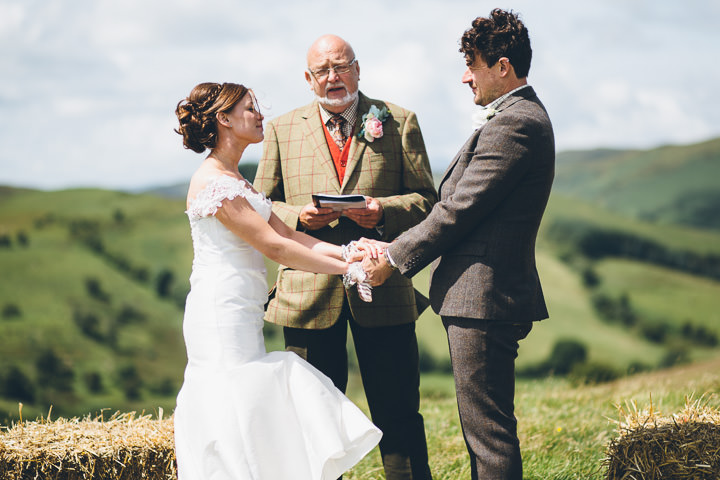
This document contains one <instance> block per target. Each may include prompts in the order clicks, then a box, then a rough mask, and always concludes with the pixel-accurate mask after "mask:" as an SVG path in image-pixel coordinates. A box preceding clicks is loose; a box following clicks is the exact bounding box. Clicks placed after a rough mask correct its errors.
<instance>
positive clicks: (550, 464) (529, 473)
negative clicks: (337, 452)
mask: <svg viewBox="0 0 720 480" xmlns="http://www.w3.org/2000/svg"><path fill="white" fill-rule="evenodd" d="M531 335H532V334H531ZM718 372H720V360H717V359H716V360H712V361H708V362H701V363H697V364H694V365H691V366H683V367H676V368H673V369H669V370H665V371H662V372H654V373H645V374H638V375H634V376H631V377H626V378H623V379H621V380H618V381H615V382H611V383H607V384H602V385H596V386H573V385H571V384H569V383H568V382H566V381H564V380H559V379H545V380H535V381H519V382H518V384H517V395H516V399H517V401H516V416H517V418H518V425H519V436H520V444H521V449H522V453H523V461H524V477H523V478H525V480H600V479H602V478H604V476H603V475H604V473H605V472H604V469H603V463H602V462H603V459H604V458H605V452H606V447H607V444H608V442H609V441H610V439H611V438H614V437H616V436H617V423H616V422H617V421H618V420H619V419H621V416H620V415H619V412H618V406H622V407H625V408H626V409H627V407H628V405H629V404H630V403H632V402H635V403H636V404H637V406H638V408H639V409H644V408H647V407H648V406H649V405H650V404H651V403H652V405H653V408H655V409H656V410H659V411H660V412H662V413H664V414H666V415H669V414H672V413H675V412H678V411H680V410H681V409H682V407H683V406H684V405H685V399H686V397H692V398H694V399H699V398H701V397H703V401H704V402H705V403H706V404H707V405H709V406H712V407H714V408H720V397H719V396H718V393H720V374H719V373H718ZM421 383H422V386H421V388H422V389H423V391H422V399H423V400H422V405H421V410H422V413H423V416H424V418H425V429H426V434H427V437H428V448H429V453H430V468H431V470H432V473H433V478H434V479H435V480H457V479H459V478H469V477H470V474H469V468H470V463H469V460H468V456H467V452H466V450H465V444H464V442H463V439H462V434H461V432H460V427H459V421H458V417H457V407H456V404H455V398H454V396H453V394H452V390H451V389H452V386H451V384H447V382H446V379H444V378H437V377H434V376H423V377H422V380H421ZM428 386H430V388H429V390H428V389H427V388H428ZM443 388H445V389H447V390H445V393H442V392H443ZM353 399H354V400H355V401H357V402H358V403H359V404H360V405H361V406H362V405H363V403H362V401H363V400H362V398H361V397H354V398H353ZM345 478H348V479H351V480H382V479H384V478H385V476H384V474H383V471H382V466H381V461H380V455H379V452H378V450H377V449H375V450H374V451H373V452H372V453H371V454H370V455H368V457H366V458H365V459H364V460H363V461H362V462H361V463H360V464H359V465H357V466H356V467H355V468H354V469H353V470H352V471H351V472H350V473H349V474H347V475H346V476H345Z"/></svg>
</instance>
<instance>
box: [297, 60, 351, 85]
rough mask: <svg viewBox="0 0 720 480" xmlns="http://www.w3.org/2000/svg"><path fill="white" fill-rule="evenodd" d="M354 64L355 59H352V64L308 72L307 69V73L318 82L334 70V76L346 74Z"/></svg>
mask: <svg viewBox="0 0 720 480" xmlns="http://www.w3.org/2000/svg"><path fill="white" fill-rule="evenodd" d="M355 62H357V59H355V58H353V59H352V62H350V63H346V64H344V65H335V66H332V67H330V68H319V69H317V70H310V69H309V68H308V71H309V72H310V73H312V75H313V77H315V80H318V81H319V80H323V79H325V78H326V77H327V76H328V75H330V70H334V71H335V75H343V74H345V73H348V72H349V71H350V69H351V68H352V66H353V64H354V63H355Z"/></svg>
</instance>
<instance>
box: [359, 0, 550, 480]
mask: <svg viewBox="0 0 720 480" xmlns="http://www.w3.org/2000/svg"><path fill="white" fill-rule="evenodd" d="M460 52H462V53H463V54H464V56H465V63H466V64H467V70H466V71H465V74H464V75H463V78H462V82H463V83H465V84H467V85H468V86H469V87H470V88H471V90H472V93H473V96H474V102H475V103H476V104H477V105H481V106H484V107H486V108H484V109H483V110H481V112H479V113H480V115H479V116H478V117H477V118H476V120H477V128H476V130H475V131H474V132H473V133H472V135H470V138H469V139H468V140H467V142H466V143H465V145H464V146H463V147H462V149H461V150H460V152H459V153H458V154H457V156H456V157H455V159H454V160H453V161H452V163H451V164H450V166H449V167H448V169H447V171H446V172H445V175H444V177H443V179H442V181H441V183H440V187H439V194H440V201H439V202H438V203H436V204H435V206H434V207H433V209H432V211H431V212H430V214H429V215H428V217H427V218H426V219H425V220H424V221H423V222H421V223H420V224H418V225H417V226H415V227H413V228H411V229H410V230H408V231H407V232H405V233H404V234H402V235H401V236H399V237H398V238H397V239H396V240H395V241H394V242H392V243H391V244H390V245H389V246H387V247H386V248H385V250H384V252H383V255H379V256H378V258H377V259H372V258H366V259H365V260H364V262H363V263H364V265H363V266H364V268H365V270H366V271H367V272H368V273H369V275H370V279H371V283H372V284H374V285H377V284H379V283H382V282H383V281H384V280H385V278H387V277H388V276H390V275H391V274H392V273H393V271H394V270H396V269H397V270H399V271H400V273H402V274H403V275H405V276H408V277H411V276H413V275H415V274H416V273H418V272H419V271H420V270H421V269H422V268H423V267H425V266H426V265H428V264H429V263H430V262H432V261H433V260H435V261H434V263H433V273H432V277H431V280H430V301H431V305H432V307H433V310H435V312H437V313H438V314H440V316H441V318H442V321H443V324H444V325H445V329H446V331H447V335H448V343H449V346H450V358H451V361H452V367H453V374H454V377H455V386H456V393H457V402H458V410H459V414H460V423H461V426H462V430H463V436H464V438H465V443H466V446H467V449H468V452H469V453H470V463H471V471H472V478H473V479H485V478H492V479H494V480H498V479H508V480H509V479H513V480H516V479H517V480H521V479H522V459H521V456H520V447H519V440H518V437H517V422H516V419H515V414H514V397H515V358H516V357H517V350H518V342H519V341H520V340H522V339H523V338H525V336H526V335H527V334H528V333H529V332H530V329H531V328H532V322H533V321H537V320H542V319H544V318H547V316H548V312H547V309H546V306H545V300H544V298H543V293H542V289H541V286H540V280H539V278H538V274H537V270H536V268H535V238H536V236H537V231H538V227H539V225H540V220H541V218H542V216H543V212H544V210H545V206H546V204H547V200H548V196H549V194H550V187H551V185H552V181H553V176H554V164H555V146H554V139H553V130H552V126H551V124H550V119H549V118H548V115H547V112H546V111H545V108H544V107H543V105H542V103H541V102H540V100H539V99H538V97H537V96H536V95H535V91H534V90H533V88H532V87H530V86H529V85H528V84H527V78H526V77H527V75H528V71H529V69H530V59H531V56H532V50H531V48H530V39H529V37H528V31H527V29H526V27H525V25H524V24H523V23H522V21H520V19H519V18H518V16H517V15H516V14H514V13H512V12H506V11H503V10H500V9H495V10H493V11H492V12H491V13H490V16H489V17H488V18H483V17H478V18H476V19H475V20H474V21H473V22H472V27H471V28H470V29H468V30H467V31H466V32H465V33H464V34H463V36H462V39H461V48H460Z"/></svg>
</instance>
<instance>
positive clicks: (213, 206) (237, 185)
mask: <svg viewBox="0 0 720 480" xmlns="http://www.w3.org/2000/svg"><path fill="white" fill-rule="evenodd" d="M253 194H255V192H254V191H253V190H252V188H250V185H249V184H248V183H247V182H245V181H243V180H240V179H238V178H233V177H229V176H227V175H220V176H218V177H216V178H214V179H212V180H211V181H209V182H208V184H207V185H205V187H204V188H203V189H202V190H200V192H199V193H198V194H197V196H196V197H195V198H194V199H193V200H192V202H191V203H190V208H188V209H187V211H186V212H185V213H187V215H188V217H189V218H190V219H197V218H203V217H209V216H212V215H215V213H216V212H217V209H218V208H220V207H221V206H222V202H223V200H225V199H228V200H233V199H234V198H235V197H238V196H242V197H247V196H248V195H253Z"/></svg>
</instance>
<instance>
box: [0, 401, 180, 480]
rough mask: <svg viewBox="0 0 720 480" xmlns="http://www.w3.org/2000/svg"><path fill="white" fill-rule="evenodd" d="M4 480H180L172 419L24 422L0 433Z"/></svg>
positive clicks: (122, 417) (0, 474) (115, 417)
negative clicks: (176, 463)
mask: <svg viewBox="0 0 720 480" xmlns="http://www.w3.org/2000/svg"><path fill="white" fill-rule="evenodd" d="M0 478H2V479H4V480H26V479H53V480H81V479H83V480H87V479H118V480H125V479H127V480H130V479H147V480H169V479H176V478H177V474H176V466H175V451H174V441H173V422H172V419H164V420H163V419H162V411H161V412H160V415H159V418H158V419H157V420H152V419H151V417H150V416H149V415H139V416H137V415H136V414H135V412H130V413H124V414H119V413H116V414H115V415H113V416H112V417H111V418H110V419H107V420H105V419H103V418H102V415H101V416H99V417H96V418H90V417H86V418H84V419H82V420H79V419H77V418H73V419H70V420H66V419H63V418H60V419H57V420H54V421H50V420H49V419H48V420H43V419H41V420H39V421H36V422H22V421H21V422H20V423H18V424H15V425H13V426H11V427H9V428H8V429H7V430H6V431H4V432H2V433H0Z"/></svg>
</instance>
